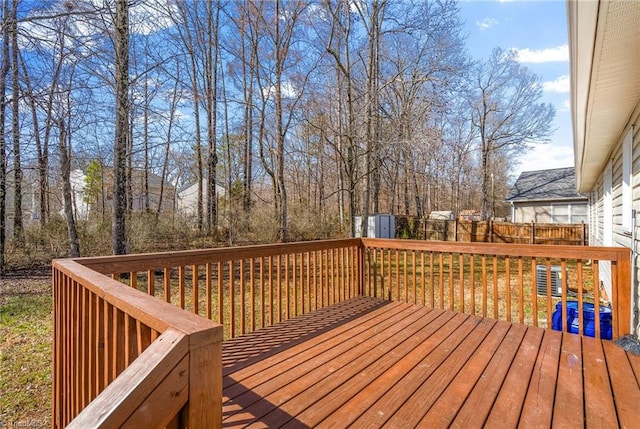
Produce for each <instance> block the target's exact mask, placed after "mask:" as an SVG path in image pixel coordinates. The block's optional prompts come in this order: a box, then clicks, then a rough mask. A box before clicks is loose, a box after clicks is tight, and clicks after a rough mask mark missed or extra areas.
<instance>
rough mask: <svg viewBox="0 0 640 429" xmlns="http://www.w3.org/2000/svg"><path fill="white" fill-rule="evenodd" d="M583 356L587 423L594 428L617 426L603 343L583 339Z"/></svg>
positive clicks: (591, 339)
mask: <svg viewBox="0 0 640 429" xmlns="http://www.w3.org/2000/svg"><path fill="white" fill-rule="evenodd" d="M582 356H583V364H584V414H585V421H586V423H587V424H588V425H590V426H594V427H607V426H611V425H612V424H617V422H618V417H617V415H616V407H615V405H614V403H613V395H612V392H611V384H610V383H609V374H608V373H607V362H606V361H605V358H604V350H603V349H602V342H601V341H598V340H595V339H593V338H583V341H582Z"/></svg>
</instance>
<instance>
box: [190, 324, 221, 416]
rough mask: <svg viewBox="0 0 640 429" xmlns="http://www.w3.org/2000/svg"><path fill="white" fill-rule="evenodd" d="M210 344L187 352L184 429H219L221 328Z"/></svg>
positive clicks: (217, 329)
mask: <svg viewBox="0 0 640 429" xmlns="http://www.w3.org/2000/svg"><path fill="white" fill-rule="evenodd" d="M214 329H216V331H217V333H216V334H215V336H214V339H213V341H211V342H209V343H207V344H203V345H198V346H197V347H196V348H191V351H190V352H189V400H188V402H187V404H186V406H185V409H184V410H183V418H184V422H185V427H188V428H220V427H222V328H221V327H217V328H214Z"/></svg>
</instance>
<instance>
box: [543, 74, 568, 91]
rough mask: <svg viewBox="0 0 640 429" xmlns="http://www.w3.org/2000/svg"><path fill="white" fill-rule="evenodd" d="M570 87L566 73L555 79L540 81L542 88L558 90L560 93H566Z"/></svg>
mask: <svg viewBox="0 0 640 429" xmlns="http://www.w3.org/2000/svg"><path fill="white" fill-rule="evenodd" d="M570 88H571V81H570V79H569V75H568V74H565V75H562V76H560V77H558V78H557V79H555V80H550V81H547V82H543V83H542V89H543V90H544V91H546V92H559V93H561V94H567V93H569V91H570Z"/></svg>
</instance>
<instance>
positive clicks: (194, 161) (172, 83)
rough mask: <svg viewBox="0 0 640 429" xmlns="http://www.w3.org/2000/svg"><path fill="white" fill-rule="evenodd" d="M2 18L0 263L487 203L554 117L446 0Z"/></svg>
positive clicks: (343, 225) (242, 236) (73, 5)
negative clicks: (470, 34)
mask: <svg viewBox="0 0 640 429" xmlns="http://www.w3.org/2000/svg"><path fill="white" fill-rule="evenodd" d="M1 22H2V29H3V37H2V42H1V43H2V50H1V51H2V59H1V68H0V98H1V103H0V104H1V106H0V107H1V108H0V126H1V127H2V129H1V130H0V131H1V132H0V220H1V222H2V223H1V224H0V272H1V271H2V270H4V268H5V265H6V263H5V256H6V254H7V252H14V251H15V252H18V253H20V254H23V255H33V254H34V253H38V252H40V253H44V254H45V257H52V256H61V255H74V256H77V255H80V254H82V255H86V254H91V253H105V252H113V253H126V252H130V251H139V250H144V247H143V245H142V244H141V243H143V244H144V243H146V242H147V241H149V237H151V239H153V240H156V239H157V238H156V237H164V238H166V239H165V245H167V244H169V243H175V242H181V241H182V240H185V237H191V236H193V237H196V238H198V237H200V238H202V237H207V238H208V239H210V240H212V241H220V240H224V241H226V242H227V243H230V244H232V243H236V242H239V241H244V242H248V241H251V242H256V241H274V240H279V241H290V240H296V239H312V238H325V237H331V236H348V235H351V234H352V232H353V229H354V225H353V221H352V219H353V217H354V215H357V214H361V215H362V214H363V215H365V216H366V215H367V214H369V213H395V214H398V215H407V216H417V217H422V216H424V215H425V214H426V213H429V212H431V211H432V210H452V211H454V212H456V213H458V212H460V211H461V210H463V209H476V210H481V211H482V215H483V217H484V218H489V217H492V216H493V215H496V214H500V213H496V212H499V210H500V207H499V204H498V208H496V203H499V202H501V201H502V200H503V199H504V195H505V194H506V191H507V189H506V188H507V186H508V185H507V184H508V183H509V174H510V172H511V171H512V169H513V167H514V165H515V162H516V159H515V155H514V154H515V153H518V154H522V153H524V152H526V149H527V147H528V146H529V145H531V144H532V143H534V142H544V141H547V140H548V137H549V134H550V124H551V121H552V119H553V116H554V109H553V107H552V106H551V105H548V104H544V103H541V102H540V98H541V95H542V86H541V85H540V82H539V79H538V77H537V76H536V75H535V74H533V73H532V72H531V71H530V70H528V69H527V68H526V67H524V66H523V65H521V64H520V63H519V62H518V61H517V58H516V55H515V52H513V51H509V50H503V49H500V48H496V49H495V50H494V51H493V53H492V54H491V56H490V57H489V58H486V59H485V60H482V61H474V60H472V58H471V57H470V55H469V54H468V52H467V50H466V48H465V35H464V34H463V32H462V22H461V19H460V16H459V10H458V5H457V3H456V2H455V1H453V0H439V1H429V2H427V1H408V2H395V1H388V0H372V1H369V2H353V1H348V0H306V1H305V0H274V1H262V0H230V1H227V2H219V1H212V2H200V1H179V2H165V1H159V0H158V1H133V2H130V1H126V0H114V1H112V2H95V1H89V0H78V1H73V2H70V1H49V2H32V1H27V0H2V17H1ZM490 183H491V184H494V185H495V186H494V185H490ZM165 227H166V228H167V229H162V228H165ZM105 231H107V233H109V234H111V237H110V238H107V239H106V240H105ZM109 231H110V232H109ZM139 237H144V238H140V239H139V240H138V238H139ZM105 241H111V244H110V245H105V244H104V243H105ZM187 241H188V240H187ZM201 244H202V243H201ZM145 245H146V244H145Z"/></svg>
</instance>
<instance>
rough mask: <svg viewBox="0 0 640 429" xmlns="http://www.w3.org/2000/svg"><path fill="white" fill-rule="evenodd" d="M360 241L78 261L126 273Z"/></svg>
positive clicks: (319, 242)
mask: <svg viewBox="0 0 640 429" xmlns="http://www.w3.org/2000/svg"><path fill="white" fill-rule="evenodd" d="M361 245H362V241H361V240H360V239H359V238H350V239H338V240H318V241H304V242H298V243H281V244H261V245H253V246H241V247H220V248H214V249H200V250H183V251H175V252H159V253H141V254H135V255H118V256H100V257H88V258H78V259H75V261H77V262H78V263H80V264H82V265H84V266H86V267H90V268H91V269H92V270H94V271H98V272H100V273H105V274H111V273H125V272H135V271H144V270H154V269H162V268H165V267H177V266H188V265H194V264H195V265H199V264H205V263H209V262H218V261H228V260H238V259H247V258H258V257H270V256H278V255H286V254H291V253H303V252H312V251H321V250H331V249H338V248H341V247H353V246H361Z"/></svg>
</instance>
